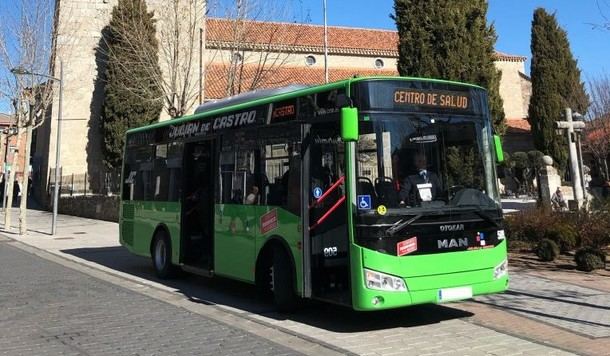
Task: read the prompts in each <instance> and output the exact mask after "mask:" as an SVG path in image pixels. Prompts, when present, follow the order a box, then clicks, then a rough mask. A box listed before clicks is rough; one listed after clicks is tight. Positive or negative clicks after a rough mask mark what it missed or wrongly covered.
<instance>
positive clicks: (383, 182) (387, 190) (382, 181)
mask: <svg viewBox="0 0 610 356" xmlns="http://www.w3.org/2000/svg"><path fill="white" fill-rule="evenodd" d="M375 191H376V192H377V197H378V199H379V204H384V205H386V206H387V207H388V208H397V207H398V206H399V204H400V198H399V195H398V191H397V190H396V187H395V186H394V182H393V181H392V178H390V177H379V178H377V179H375Z"/></svg>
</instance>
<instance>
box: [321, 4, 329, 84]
mask: <svg viewBox="0 0 610 356" xmlns="http://www.w3.org/2000/svg"><path fill="white" fill-rule="evenodd" d="M322 6H323V7H324V83H328V26H327V24H326V0H324V1H323V2H322Z"/></svg>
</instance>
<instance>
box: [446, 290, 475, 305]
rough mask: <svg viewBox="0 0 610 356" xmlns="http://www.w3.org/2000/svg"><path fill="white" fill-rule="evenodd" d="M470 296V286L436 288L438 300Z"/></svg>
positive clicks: (460, 298)
mask: <svg viewBox="0 0 610 356" xmlns="http://www.w3.org/2000/svg"><path fill="white" fill-rule="evenodd" d="M468 298H472V287H456V288H443V289H439V290H438V301H439V302H441V303H442V302H451V301H454V300H462V299H468Z"/></svg>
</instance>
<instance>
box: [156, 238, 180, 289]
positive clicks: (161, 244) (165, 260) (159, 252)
mask: <svg viewBox="0 0 610 356" xmlns="http://www.w3.org/2000/svg"><path fill="white" fill-rule="evenodd" d="M151 256H152V263H153V268H154V269H155V273H156V275H157V277H159V278H161V279H169V278H172V277H174V276H175V275H176V266H174V265H173V264H172V245H171V243H170V239H169V236H167V233H165V231H158V232H157V233H156V234H155V237H154V239H153V245H152V249H151Z"/></svg>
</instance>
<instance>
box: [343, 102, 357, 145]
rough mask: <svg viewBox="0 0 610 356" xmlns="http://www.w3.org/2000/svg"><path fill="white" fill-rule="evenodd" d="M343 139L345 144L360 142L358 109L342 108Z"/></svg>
mask: <svg viewBox="0 0 610 356" xmlns="http://www.w3.org/2000/svg"><path fill="white" fill-rule="evenodd" d="M341 139H342V140H343V141H345V142H349V141H358V109H356V108H350V107H345V108H341Z"/></svg>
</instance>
